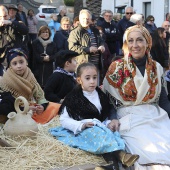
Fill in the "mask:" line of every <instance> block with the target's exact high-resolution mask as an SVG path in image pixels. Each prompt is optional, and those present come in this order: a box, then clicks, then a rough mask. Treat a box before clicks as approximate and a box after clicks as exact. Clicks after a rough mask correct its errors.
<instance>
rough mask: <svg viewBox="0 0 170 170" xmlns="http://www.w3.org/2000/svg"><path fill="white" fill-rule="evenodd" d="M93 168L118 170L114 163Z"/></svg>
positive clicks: (97, 169) (96, 169)
mask: <svg viewBox="0 0 170 170" xmlns="http://www.w3.org/2000/svg"><path fill="white" fill-rule="evenodd" d="M95 170H119V167H118V166H117V167H116V166H115V165H114V164H111V165H105V166H98V167H96V168H95Z"/></svg>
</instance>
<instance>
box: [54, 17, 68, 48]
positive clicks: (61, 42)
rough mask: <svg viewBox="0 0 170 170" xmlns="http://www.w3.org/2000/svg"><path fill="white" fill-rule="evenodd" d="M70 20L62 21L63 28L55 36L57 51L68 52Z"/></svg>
mask: <svg viewBox="0 0 170 170" xmlns="http://www.w3.org/2000/svg"><path fill="white" fill-rule="evenodd" d="M70 28H71V24H70V18H69V17H63V18H62V19H61V27H60V30H59V31H56V33H55V35H54V39H53V42H55V43H56V46H57V49H58V50H59V51H60V50H68V42H67V39H68V37H69V33H70Z"/></svg>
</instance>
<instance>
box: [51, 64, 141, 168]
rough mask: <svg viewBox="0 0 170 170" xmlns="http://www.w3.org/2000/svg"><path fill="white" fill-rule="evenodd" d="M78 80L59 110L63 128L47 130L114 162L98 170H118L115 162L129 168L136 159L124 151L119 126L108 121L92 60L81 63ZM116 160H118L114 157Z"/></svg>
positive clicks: (104, 100)
mask: <svg viewBox="0 0 170 170" xmlns="http://www.w3.org/2000/svg"><path fill="white" fill-rule="evenodd" d="M77 82H78V83H79V85H78V86H77V87H76V88H74V89H73V90H72V91H71V92H70V93H69V94H68V95H67V96H66V97H65V99H64V102H63V104H62V106H61V109H60V114H61V115H60V122H61V125H62V127H56V128H52V129H50V133H51V134H52V135H53V136H56V137H57V139H58V140H60V141H62V142H63V143H65V144H67V145H69V146H72V147H76V148H80V149H82V150H85V151H88V152H91V153H94V154H102V155H103V156H104V158H105V159H106V158H107V159H106V160H107V161H109V159H110V161H112V162H113V163H112V164H110V165H107V166H101V167H96V170H97V169H112V170H113V169H115V170H118V169H119V167H118V164H117V162H118V161H120V162H121V163H122V164H123V165H125V166H127V167H129V166H131V165H133V164H134V162H135V161H136V160H137V159H138V155H131V154H129V153H126V152H125V151H124V148H125V144H124V141H123V140H122V139H121V137H120V135H119V133H118V132H117V131H115V132H113V131H114V128H116V129H117V130H118V125H116V124H115V123H114V121H110V120H108V119H107V118H108V116H109V108H110V107H109V101H108V99H107V97H106V95H105V94H104V93H103V92H102V91H101V89H100V88H98V87H97V68H96V67H95V65H93V64H91V63H83V64H81V65H79V67H78V68H77ZM116 159H117V160H116Z"/></svg>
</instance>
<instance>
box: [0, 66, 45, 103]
mask: <svg viewBox="0 0 170 170" xmlns="http://www.w3.org/2000/svg"><path fill="white" fill-rule="evenodd" d="M0 88H1V89H2V90H3V91H6V92H11V94H12V96H13V97H14V98H17V97H19V96H23V97H25V98H26V99H27V100H28V101H30V100H31V98H32V96H33V94H35V93H36V91H39V92H41V91H42V89H41V88H40V86H39V84H38V83H37V81H36V79H35V77H34V75H33V74H32V72H31V70H30V69H29V68H28V67H27V69H26V71H25V73H24V75H23V76H22V77H21V76H19V75H17V74H16V73H14V72H13V70H12V69H10V68H9V69H7V71H6V72H5V73H4V75H3V77H2V79H1V80H0ZM42 93H43V92H42ZM42 93H39V94H41V95H42ZM36 97H37V98H36V99H39V98H41V96H38V95H37V96H36Z"/></svg>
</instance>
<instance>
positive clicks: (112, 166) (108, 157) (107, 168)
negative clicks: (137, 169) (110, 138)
mask: <svg viewBox="0 0 170 170" xmlns="http://www.w3.org/2000/svg"><path fill="white" fill-rule="evenodd" d="M102 156H103V158H104V160H105V161H106V162H107V163H109V165H103V166H98V167H96V168H95V170H119V165H118V161H117V159H116V158H113V153H105V154H103V155H102Z"/></svg>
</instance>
